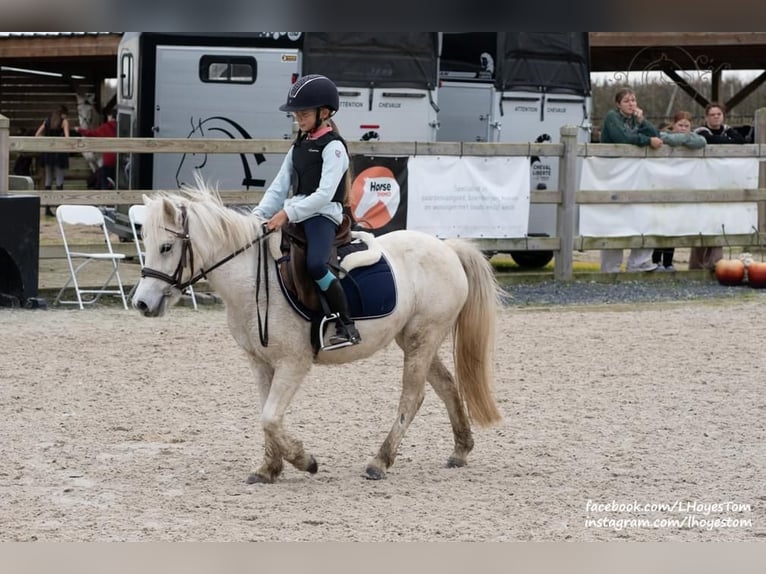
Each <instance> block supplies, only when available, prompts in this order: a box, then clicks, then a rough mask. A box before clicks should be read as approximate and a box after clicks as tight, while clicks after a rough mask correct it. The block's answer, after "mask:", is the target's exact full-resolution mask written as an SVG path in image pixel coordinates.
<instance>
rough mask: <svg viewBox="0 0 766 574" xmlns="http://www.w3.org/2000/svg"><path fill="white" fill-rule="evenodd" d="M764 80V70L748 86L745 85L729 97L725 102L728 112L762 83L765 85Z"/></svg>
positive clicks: (765, 80)
mask: <svg viewBox="0 0 766 574" xmlns="http://www.w3.org/2000/svg"><path fill="white" fill-rule="evenodd" d="M764 82H766V72H763V73H762V74H761V75H760V76H758V77H757V78H755V79H754V80H753V81H752V82H750V83H749V84H748V85H747V86H745V87H744V88H742V89H741V90H740V91H739V92H737V93H736V94H734V96H732V97H731V99H729V100H728V101H727V102H726V103H725V104H724V105H725V106H726V111H727V112H728V111H729V110H731V109H732V108H733V107H734V106H736V105H737V104H739V103H740V102H741V101H742V100H744V99H745V98H746V97H748V96H749V95H750V94H752V93H753V92H754V91H756V90H757V89H758V88H760V87H761V85H763V83H764Z"/></svg>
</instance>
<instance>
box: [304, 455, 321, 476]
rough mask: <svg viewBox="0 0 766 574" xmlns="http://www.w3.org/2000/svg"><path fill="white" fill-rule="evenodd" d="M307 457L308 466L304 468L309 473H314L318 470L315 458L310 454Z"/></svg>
mask: <svg viewBox="0 0 766 574" xmlns="http://www.w3.org/2000/svg"><path fill="white" fill-rule="evenodd" d="M309 458H310V459H311V460H310V461H309V466H308V468H306V470H307V471H308V472H309V474H316V473H317V471H318V470H319V465H318V464H317V460H316V459H315V458H314V457H313V456H311V455H309Z"/></svg>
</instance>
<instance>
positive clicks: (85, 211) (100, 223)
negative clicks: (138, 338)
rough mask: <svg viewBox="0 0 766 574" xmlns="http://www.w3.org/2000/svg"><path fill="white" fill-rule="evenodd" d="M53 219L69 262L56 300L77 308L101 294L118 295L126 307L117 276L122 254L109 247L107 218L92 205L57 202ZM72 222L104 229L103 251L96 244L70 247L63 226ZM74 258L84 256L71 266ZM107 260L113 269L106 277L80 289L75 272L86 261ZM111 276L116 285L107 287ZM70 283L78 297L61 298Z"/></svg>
mask: <svg viewBox="0 0 766 574" xmlns="http://www.w3.org/2000/svg"><path fill="white" fill-rule="evenodd" d="M56 220H57V221H58V224H59V230H60V231H61V238H62V239H63V240H64V251H65V252H66V258H67V263H68V265H69V274H70V276H69V279H68V280H67V282H66V284H65V285H64V286H63V287H62V288H61V290H60V291H59V292H58V295H57V296H56V300H55V301H54V303H55V304H62V305H66V304H69V305H79V306H80V309H84V308H85V307H84V305H90V304H93V303H95V302H96V301H98V300H99V299H100V298H101V295H119V296H120V298H121V299H122V306H123V307H124V308H125V309H127V308H128V302H127V299H126V298H125V291H124V290H123V288H122V281H121V280H120V272H119V262H120V260H121V259H124V258H125V255H124V254H122V253H115V252H114V250H113V249H112V242H111V241H110V240H109V232H108V231H107V229H106V222H105V221H104V215H103V213H101V211H100V210H99V209H98V208H97V207H96V206H94V205H59V206H58V208H56ZM73 225H88V226H94V227H100V228H101V230H102V231H103V233H104V242H105V243H106V251H103V250H101V251H96V250H95V248H94V250H92V251H70V249H69V242H68V241H67V235H66V227H69V226H73ZM74 259H83V261H82V262H81V263H80V264H79V265H78V266H77V267H75V266H74V262H73V260H74ZM98 261H102V262H103V261H107V262H109V263H110V264H111V266H112V272H111V273H110V274H109V277H107V279H106V281H104V283H103V284H102V285H101V287H99V288H98V289H82V288H80V284H79V283H78V281H77V276H78V274H79V273H80V271H82V269H84V268H85V267H86V266H87V265H88V264H89V263H93V262H98ZM112 278H115V279H116V282H117V286H116V288H111V289H110V288H109V285H110V283H111V281H112ZM70 285H72V286H73V287H74V291H75V294H76V296H77V299H76V300H74V299H72V300H65V299H63V298H62V297H63V295H64V291H65V290H66V289H67V288H68V287H69V286H70ZM83 295H94V297H91V298H89V299H84V298H83Z"/></svg>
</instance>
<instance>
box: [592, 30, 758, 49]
mask: <svg viewBox="0 0 766 574" xmlns="http://www.w3.org/2000/svg"><path fill="white" fill-rule="evenodd" d="M588 36H589V39H590V46H591V48H606V47H615V48H625V47H631V46H634V47H641V48H643V47H646V46H741V47H744V46H748V45H763V44H766V32H590V33H589V34H588Z"/></svg>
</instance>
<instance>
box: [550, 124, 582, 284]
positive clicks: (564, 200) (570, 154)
mask: <svg viewBox="0 0 766 574" xmlns="http://www.w3.org/2000/svg"><path fill="white" fill-rule="evenodd" d="M561 143H562V144H564V155H563V156H562V157H561V159H559V191H561V203H559V204H558V208H557V210H556V235H558V238H559V252H558V253H557V254H556V260H555V262H554V264H553V278H554V279H555V280H556V281H571V280H572V259H573V257H574V234H575V214H576V213H577V210H576V205H575V193H576V192H577V187H578V182H577V126H562V127H561Z"/></svg>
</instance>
